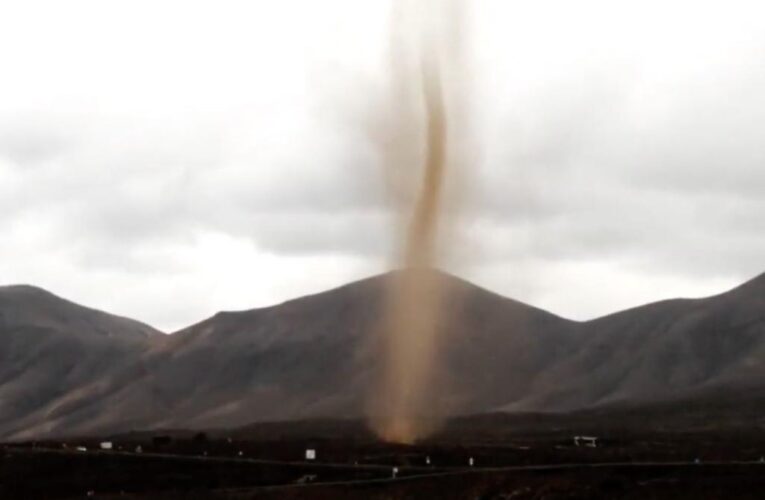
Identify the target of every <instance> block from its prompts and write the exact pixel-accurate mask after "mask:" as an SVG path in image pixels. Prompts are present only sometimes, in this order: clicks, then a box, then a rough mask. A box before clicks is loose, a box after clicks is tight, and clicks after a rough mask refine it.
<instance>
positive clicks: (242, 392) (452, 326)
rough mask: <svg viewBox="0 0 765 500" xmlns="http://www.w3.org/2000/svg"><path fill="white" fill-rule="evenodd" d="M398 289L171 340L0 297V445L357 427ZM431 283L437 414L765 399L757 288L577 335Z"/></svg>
mask: <svg viewBox="0 0 765 500" xmlns="http://www.w3.org/2000/svg"><path fill="white" fill-rule="evenodd" d="M395 276H396V273H389V274H387V275H383V276H378V277H374V278H369V279H366V280H363V281H359V282H356V283H352V284H349V285H346V286H344V287H340V288H338V289H335V290H330V291H328V292H324V293H320V294H317V295H312V296H308V297H303V298H300V299H296V300H293V301H290V302H286V303H284V304H281V305H278V306H274V307H268V308H262V309H253V310H249V311H239V312H223V313H219V314H216V315H215V316H213V317H211V318H209V319H207V320H204V321H202V322H200V323H198V324H196V325H193V326H191V327H189V328H186V329H184V330H181V331H179V332H176V333H174V334H172V335H169V336H164V335H157V334H156V332H155V331H154V330H152V329H151V328H149V327H147V326H145V325H142V324H140V323H137V322H132V321H130V320H126V319H124V318H117V317H114V316H109V315H106V314H105V313H99V312H97V311H93V310H90V309H85V308H82V307H81V306H76V305H74V304H71V303H68V302H66V301H63V300H62V299H59V298H57V297H55V296H52V295H50V294H47V292H43V291H41V290H39V289H31V288H24V287H22V288H18V287H10V288H5V289H0V361H2V367H1V368H0V374H1V375H0V376H1V377H2V378H0V402H2V403H3V404H2V405H0V407H2V408H7V407H8V405H7V404H6V402H8V404H10V406H11V407H12V408H13V410H12V411H9V410H7V409H5V410H0V437H2V436H5V437H12V438H24V437H32V436H38V435H44V434H73V433H88V432H111V431H118V430H119V431H122V430H130V429H139V428H144V429H145V428H170V427H174V428H210V427H233V426H240V425H244V424H247V423H250V422H257V421H275V420H294V419H301V418H315V417H360V416H363V415H364V414H365V412H366V409H367V402H368V400H369V398H370V397H374V394H375V379H376V374H377V373H379V372H378V370H379V368H380V356H379V355H378V353H379V352H380V350H379V346H378V345H377V343H378V342H379V340H380V337H379V335H377V334H376V332H377V328H378V323H379V316H380V307H381V304H382V300H383V297H384V293H385V290H386V287H387V286H388V285H389V283H390V280H392V279H395ZM437 279H440V280H442V281H443V286H444V288H445V289H448V290H449V292H450V293H449V294H448V300H449V303H448V304H447V306H446V307H445V308H444V315H443V325H442V334H441V338H442V342H441V343H440V352H439V358H440V359H441V360H442V363H441V365H442V368H443V369H442V370H441V371H440V372H439V373H438V375H437V378H436V380H435V382H434V384H433V394H434V396H435V397H434V401H439V402H440V404H441V405H442V406H441V407H439V408H437V411H444V412H448V413H450V414H455V415H456V414H468V413H481V412H487V411H498V410H504V411H571V410H578V409H583V408H606V407H609V405H615V404H623V403H635V404H643V403H647V402H654V403H656V402H661V401H673V400H681V399H687V398H692V397H695V395H703V394H714V393H726V392H729V391H731V390H737V389H740V388H760V389H762V387H763V386H765V384H763V383H762V380H763V378H762V376H763V375H764V374H765V275H763V276H760V277H758V278H756V279H754V280H752V281H750V282H748V283H746V284H744V285H742V286H740V287H738V288H736V289H734V290H731V291H729V292H726V293H723V294H721V295H717V296H714V297H709V298H705V299H694V300H688V299H680V300H670V301H664V302H658V303H655V304H649V305H646V306H642V307H638V308H635V309H630V310H627V311H623V312H620V313H616V314H612V315H610V316H606V317H603V318H599V319H596V320H593V321H588V322H574V321H570V320H566V319H564V318H560V317H558V316H555V315H553V314H551V313H548V312H546V311H543V310H541V309H537V308H534V307H532V306H529V305H525V304H522V303H520V302H517V301H514V300H511V299H508V298H504V297H501V296H499V295H496V294H494V293H491V292H489V291H487V290H484V289H482V288H479V287H476V286H475V285H472V284H470V283H468V282H465V281H463V280H460V279H458V278H455V277H453V276H450V275H447V274H438V276H437ZM14 304H15V305H14ZM9 367H10V368H9ZM715 391H717V392H715ZM25 395H26V396H25ZM32 395H34V396H32ZM9 398H10V399H9Z"/></svg>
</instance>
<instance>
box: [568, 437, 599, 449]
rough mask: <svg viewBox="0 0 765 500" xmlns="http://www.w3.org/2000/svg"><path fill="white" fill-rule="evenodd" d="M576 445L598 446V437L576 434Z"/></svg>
mask: <svg viewBox="0 0 765 500" xmlns="http://www.w3.org/2000/svg"><path fill="white" fill-rule="evenodd" d="M574 446H586V447H587V448H597V447H598V438H597V437H595V436H574Z"/></svg>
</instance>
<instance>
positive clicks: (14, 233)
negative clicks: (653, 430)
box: [0, 0, 765, 331]
mask: <svg viewBox="0 0 765 500" xmlns="http://www.w3.org/2000/svg"><path fill="white" fill-rule="evenodd" d="M760 5H762V3H761V2H756V1H752V2H737V1H725V2H723V1H717V2H704V1H692V2H691V1H689V2H679V1H671V0H669V1H667V0H665V1H641V2H618V1H616V2H615V1H603V2H591V1H578V2H570V1H561V2H549V1H537V2H529V1H524V2H508V1H504V0H495V1H490V0H486V1H480V2H479V1H476V2H472V3H471V8H470V9H469V10H470V11H469V12H467V13H466V20H465V24H466V25H468V26H469V29H468V30H466V33H467V35H466V36H468V39H467V40H465V47H466V48H465V49H464V50H465V51H466V55H467V57H466V61H467V62H466V64H465V67H464V68H465V69H464V70H465V72H466V74H468V75H469V82H470V84H469V85H468V86H467V87H466V88H467V89H468V90H469V96H468V98H467V99H466V102H467V103H468V111H469V114H470V122H469V123H470V124H471V128H470V133H471V135H472V136H473V137H474V138H475V139H474V141H473V142H474V148H475V149H474V151H473V156H472V161H471V162H470V164H469V165H466V166H464V168H465V169H466V172H464V174H465V179H466V185H467V186H468V189H469V194H468V196H467V197H466V199H467V201H466V202H465V203H464V204H463V205H464V206H463V207H462V208H463V210H462V212H461V218H460V221H461V225H460V231H459V234H460V236H459V238H457V239H455V240H454V242H453V246H454V249H453V251H452V252H451V253H452V258H451V259H450V261H449V262H451V265H450V270H451V271H453V272H455V273H456V274H458V275H460V276H463V277H465V278H467V279H470V280H473V281H475V282H476V283H478V284H480V285H482V286H485V287H487V288H489V289H491V290H494V291H496V292H499V293H502V294H505V295H508V296H512V297H514V298H516V299H519V300H523V301H526V302H529V303H532V304H534V305H537V306H540V307H543V308H546V309H549V310H551V311H552V312H555V313H557V314H560V315H563V316H566V317H570V318H574V319H588V318H592V317H596V316H599V315H602V314H606V313H609V312H613V311H616V310H618V309H621V308H626V307H631V306H635V305H639V304H641V303H645V302H649V301H653V300H658V299H663V298H668V297H674V296H703V295H708V294H712V293H717V292H721V291H723V290H725V289H726V288H728V287H731V286H733V285H736V284H738V283H740V282H742V281H743V280H746V279H749V278H751V277H753V276H755V275H757V274H759V273H761V272H763V271H765V197H764V196H763V195H764V194H765V168H763V167H764V166H765V142H763V138H764V137H765V91H763V89H765V7H761V6H760ZM389 8H390V5H389V4H388V2H387V1H382V0H364V1H359V0H345V1H340V0H322V1H320V2H319V1H314V0H305V1H296V0H280V1H278V2H277V1H273V0H268V1H253V0H251V1H246V2H245V1H243V2H229V1H219V0H216V1H204V2H195V1H188V0H186V1H177V2H176V1H164V0H150V1H140V0H132V1H129V2H127V1H124V2H123V1H109V0H93V1H79V0H70V1H67V2H62V1H56V0H52V1H37V0H17V1H14V0H6V1H4V2H2V3H0V284H11V283H31V284H35V285H38V286H42V287H44V288H47V289H49V290H51V291H53V292H55V293H57V294H59V295H62V296H64V297H66V298H69V299H71V300H74V301H76V302H80V303H83V304H86V305H90V306H93V307H97V308H101V309H105V310H108V311H110V312H115V313H118V314H122V315H127V316H131V317H134V318H136V319H140V320H143V321H146V322H148V323H150V324H152V325H154V326H156V327H159V328H161V329H164V330H166V331H173V330H175V329H177V328H180V327H183V326H187V325H188V324H190V323H193V322H196V321H198V320H201V319H203V318H205V317H206V316H208V315H210V314H212V313H214V312H216V311H218V310H230V309H244V308H251V307H256V306H265V305H270V304H274V303H277V302H280V301H283V300H285V299H288V298H292V297H296V296H299V295H302V294H306V293H311V292H318V291H321V290H323V289H326V288H328V287H332V286H336V285H340V284H343V283H346V282H348V281H351V280H354V279H357V278H361V277H364V276H368V275H371V274H374V273H377V272H381V271H384V270H385V269H387V268H388V267H389V266H390V265H391V256H392V255H393V253H394V252H393V247H394V244H393V240H392V235H393V234H394V232H393V231H392V228H393V225H392V224H391V217H390V210H389V207H388V206H387V205H386V203H385V199H386V198H385V189H384V186H383V184H384V179H383V177H384V176H383V175H382V174H381V171H380V161H381V160H380V151H379V148H378V147H377V146H378V145H376V144H375V141H374V140H372V139H371V135H370V127H371V126H372V125H371V124H372V123H373V122H374V117H375V113H376V112H378V111H379V110H380V109H384V108H385V106H386V103H387V102H389V101H391V99H392V97H391V95H390V92H388V91H387V90H388V89H387V88H386V86H385V81H386V77H387V76H388V75H387V73H386V72H387V71H388V69H389V66H388V65H387V59H386V48H387V42H388V24H387V21H388V17H387V16H388V12H389Z"/></svg>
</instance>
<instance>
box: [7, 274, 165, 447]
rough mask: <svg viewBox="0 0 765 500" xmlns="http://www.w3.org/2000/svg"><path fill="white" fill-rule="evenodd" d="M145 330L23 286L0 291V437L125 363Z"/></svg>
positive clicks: (143, 342)
mask: <svg viewBox="0 0 765 500" xmlns="http://www.w3.org/2000/svg"><path fill="white" fill-rule="evenodd" d="M158 335H159V332H157V331H156V330H154V329H153V328H151V327H149V326H147V325H144V324H142V323H139V322H137V321H133V320H130V319H127V318H122V317H119V316H114V315H111V314H107V313H104V312H101V311H97V310H94V309H89V308H86V307H82V306H79V305H77V304H74V303H72V302H69V301H67V300H64V299H62V298H60V297H57V296H55V295H53V294H51V293H49V292H46V291H45V290H42V289H40V288H35V287H31V286H25V285H22V286H5V287H0V434H3V433H6V434H8V433H11V434H12V433H14V432H19V431H21V430H22V429H24V428H26V427H28V426H38V428H39V429H40V431H41V432H45V431H46V421H47V419H48V418H49V417H50V416H51V415H55V414H56V412H57V411H60V410H61V408H62V407H65V405H66V402H67V401H68V400H69V399H70V398H74V397H76V394H77V392H78V391H81V390H83V388H85V387H88V386H89V385H90V384H95V383H98V382H99V379H100V378H102V377H104V376H106V374H108V373H110V372H112V371H114V370H118V369H119V367H120V366H121V365H123V364H124V363H129V362H131V361H132V360H133V359H134V358H135V357H136V356H138V355H139V353H140V352H141V351H142V350H144V349H146V348H147V347H148V346H149V344H150V343H151V342H152V339H154V338H157V337H158Z"/></svg>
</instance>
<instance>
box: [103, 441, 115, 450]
mask: <svg viewBox="0 0 765 500" xmlns="http://www.w3.org/2000/svg"><path fill="white" fill-rule="evenodd" d="M100 447H101V449H102V450H111V449H114V445H113V444H112V442H111V441H103V442H102V443H101V445H100Z"/></svg>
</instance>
